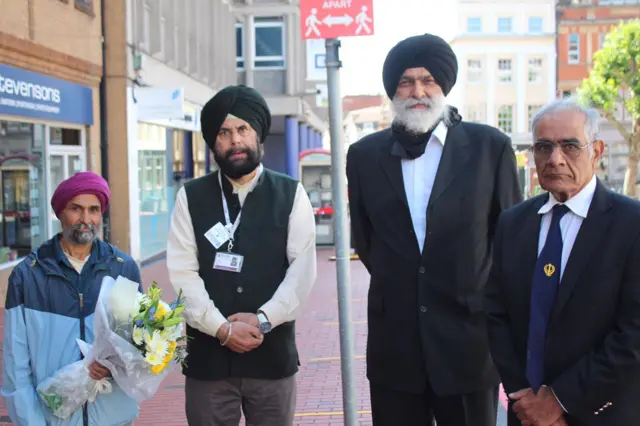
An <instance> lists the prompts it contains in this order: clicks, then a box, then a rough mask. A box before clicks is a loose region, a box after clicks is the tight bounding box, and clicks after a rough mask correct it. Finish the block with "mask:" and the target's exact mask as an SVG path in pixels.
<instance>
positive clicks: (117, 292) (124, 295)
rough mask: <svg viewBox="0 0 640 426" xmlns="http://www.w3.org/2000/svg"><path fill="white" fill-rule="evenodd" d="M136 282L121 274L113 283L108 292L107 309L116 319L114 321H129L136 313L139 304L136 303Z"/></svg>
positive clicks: (137, 293)
mask: <svg viewBox="0 0 640 426" xmlns="http://www.w3.org/2000/svg"><path fill="white" fill-rule="evenodd" d="M139 294H140V293H139V292H138V283H135V282H133V281H131V280H128V279H126V278H124V277H122V276H118V278H117V279H116V280H115V282H114V283H113V287H111V291H110V292H109V300H108V302H107V303H108V305H107V306H108V309H109V311H110V313H111V315H113V317H114V318H115V320H116V323H123V322H128V321H131V319H132V318H133V317H134V316H135V315H136V314H137V313H138V310H139V309H140V306H139V305H138V303H137V300H138V295H139Z"/></svg>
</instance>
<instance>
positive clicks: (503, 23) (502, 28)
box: [498, 18, 513, 33]
mask: <svg viewBox="0 0 640 426" xmlns="http://www.w3.org/2000/svg"><path fill="white" fill-rule="evenodd" d="M512 30H513V19H512V18H498V32H499V33H510V32H511V31H512Z"/></svg>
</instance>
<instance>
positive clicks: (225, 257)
mask: <svg viewBox="0 0 640 426" xmlns="http://www.w3.org/2000/svg"><path fill="white" fill-rule="evenodd" d="M243 262H244V256H242V255H240V254H235V253H226V252H221V251H220V252H218V253H216V259H215V261H214V262H213V269H218V270H220V271H229V272H240V271H242V263H243Z"/></svg>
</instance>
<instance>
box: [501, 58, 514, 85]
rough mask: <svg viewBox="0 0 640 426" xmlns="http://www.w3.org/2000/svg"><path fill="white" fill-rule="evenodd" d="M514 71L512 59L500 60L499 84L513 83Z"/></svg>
mask: <svg viewBox="0 0 640 426" xmlns="http://www.w3.org/2000/svg"><path fill="white" fill-rule="evenodd" d="M511 80H512V70H511V59H499V60H498V82H500V83H511Z"/></svg>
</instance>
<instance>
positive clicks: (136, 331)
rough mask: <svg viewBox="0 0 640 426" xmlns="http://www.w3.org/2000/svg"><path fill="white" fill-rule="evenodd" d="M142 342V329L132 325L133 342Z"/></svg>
mask: <svg viewBox="0 0 640 426" xmlns="http://www.w3.org/2000/svg"><path fill="white" fill-rule="evenodd" d="M142 342H144V329H142V328H140V327H133V343H135V344H136V345H141V344H142Z"/></svg>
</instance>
